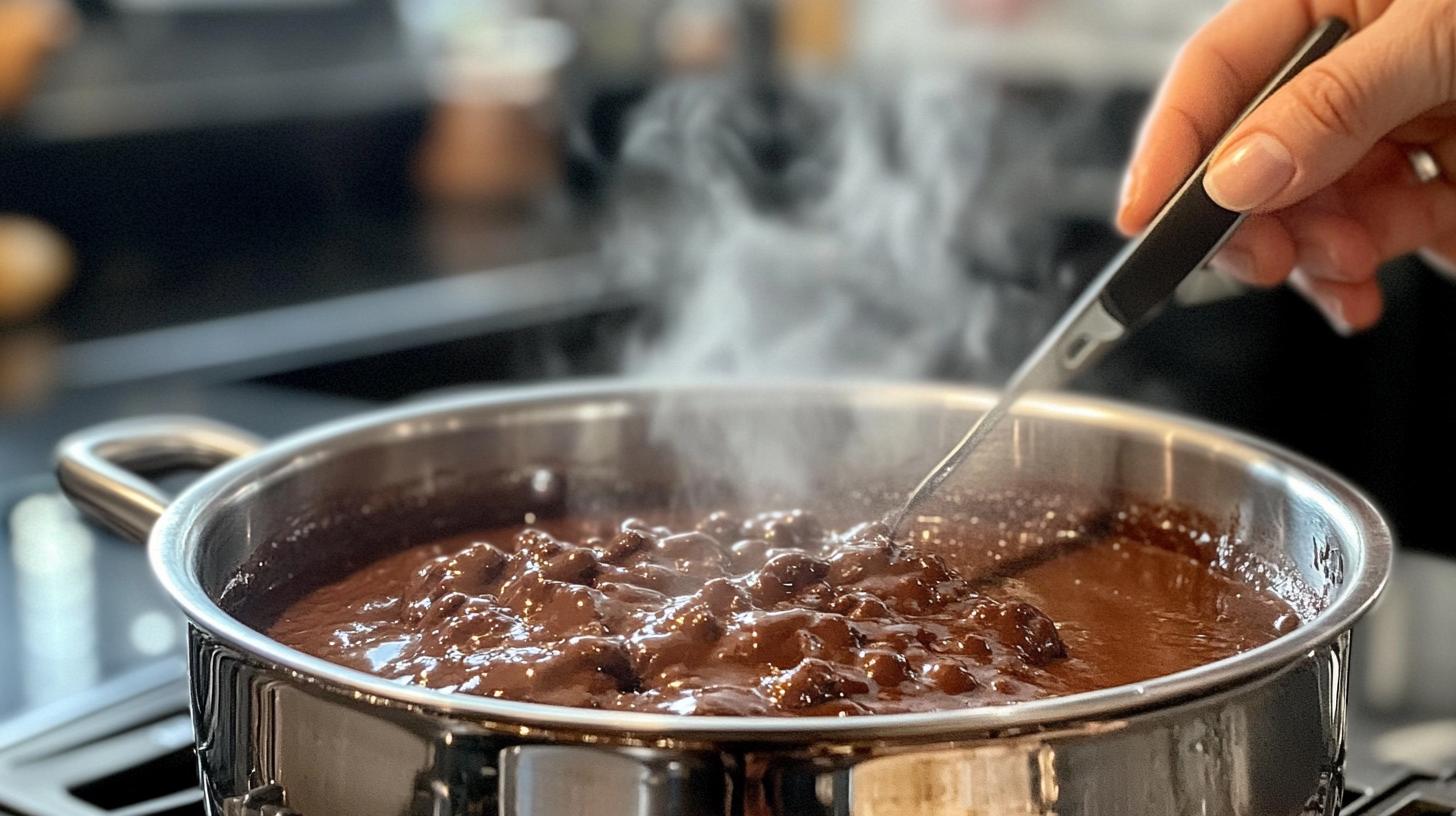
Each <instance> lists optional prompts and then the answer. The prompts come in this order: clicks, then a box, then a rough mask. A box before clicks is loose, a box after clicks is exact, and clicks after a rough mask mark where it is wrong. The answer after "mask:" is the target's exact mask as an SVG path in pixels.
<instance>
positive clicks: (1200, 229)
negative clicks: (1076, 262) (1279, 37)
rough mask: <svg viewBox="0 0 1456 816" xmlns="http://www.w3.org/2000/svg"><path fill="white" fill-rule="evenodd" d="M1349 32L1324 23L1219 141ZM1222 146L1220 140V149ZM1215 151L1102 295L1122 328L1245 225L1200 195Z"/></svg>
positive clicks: (1332, 20)
mask: <svg viewBox="0 0 1456 816" xmlns="http://www.w3.org/2000/svg"><path fill="white" fill-rule="evenodd" d="M1349 31H1350V26H1349V24H1348V23H1346V22H1345V21H1344V20H1342V19H1340V18H1339V17H1327V18H1325V20H1324V21H1323V22H1321V23H1320V24H1319V25H1318V26H1316V27H1315V28H1314V30H1313V31H1311V32H1310V34H1309V36H1308V37H1306V38H1305V40H1304V42H1302V43H1300V45H1299V48H1297V49H1296V50H1295V51H1294V54H1293V55H1292V56H1291V57H1290V58H1289V60H1288V61H1287V62H1285V64H1284V67H1283V68H1281V69H1279V72H1278V73H1276V74H1275V75H1274V77H1273V79H1271V80H1269V83H1268V84H1267V85H1265V86H1264V89H1263V90H1261V91H1259V93H1258V95H1257V96H1255V97H1254V99H1253V101H1252V102H1250V103H1249V105H1248V107H1246V108H1244V111H1243V113H1241V114H1239V117H1238V118H1237V119H1235V120H1234V123H1233V124H1232V125H1230V126H1229V128H1228V130H1227V131H1225V132H1224V137H1223V138H1227V137H1228V134H1229V133H1231V132H1232V131H1233V129H1234V128H1235V127H1237V126H1238V125H1239V123H1240V122H1242V121H1243V120H1244V118H1245V117H1247V116H1248V115H1249V113H1250V112H1251V111H1253V110H1254V108H1256V107H1258V106H1259V104H1260V103H1262V102H1263V101H1264V100H1265V99H1268V98H1269V95H1270V94H1272V93H1274V92H1275V91H1277V90H1279V88H1280V87H1282V86H1283V85H1284V83H1286V82H1288V81H1289V80H1290V79H1291V78H1293V77H1294V75H1295V74H1297V73H1299V72H1300V71H1302V70H1304V68H1305V67H1306V66H1308V65H1309V64H1310V63H1312V62H1314V61H1315V60H1317V59H1319V58H1320V57H1322V56H1324V55H1325V54H1327V53H1329V51H1330V49H1331V48H1334V47H1335V45H1336V44H1337V43H1339V41H1340V40H1342V39H1344V37H1345V35H1346V34H1348V33H1349ZM1222 143H1223V139H1222V138H1221V139H1220V140H1219V144H1222ZM1216 149H1217V148H1215V150H1211V151H1209V155H1208V156H1206V157H1204V159H1203V162H1202V163H1201V164H1199V165H1198V169H1197V170H1195V171H1193V175H1192V176H1190V177H1189V178H1188V180H1187V181H1185V182H1184V183H1183V187H1182V188H1181V189H1179V190H1178V192H1177V193H1176V194H1174V196H1173V198H1172V199H1170V200H1169V202H1168V203H1167V204H1166V205H1164V207H1163V209H1162V211H1161V212H1159V213H1158V215H1157V217H1156V218H1154V219H1153V221H1152V223H1151V224H1149V225H1148V227H1147V228H1146V229H1145V230H1143V233H1142V235H1140V236H1138V237H1137V238H1135V239H1133V240H1135V241H1137V246H1135V247H1133V248H1132V250H1131V252H1130V253H1129V254H1128V255H1127V257H1126V259H1125V260H1124V261H1123V263H1122V266H1121V267H1120V268H1119V269H1118V270H1117V272H1116V273H1115V274H1114V275H1113V276H1112V278H1111V280H1109V281H1108V282H1107V286H1106V287H1105V288H1104V289H1103V291H1102V296H1101V300H1102V306H1103V308H1105V309H1106V310H1107V312H1108V314H1110V315H1112V317H1113V318H1115V319H1116V320H1117V321H1118V322H1119V323H1121V324H1122V325H1123V326H1126V327H1131V326H1132V325H1133V324H1134V323H1137V322H1138V321H1140V320H1142V319H1143V318H1144V317H1146V316H1147V315H1148V313H1149V312H1151V311H1152V310H1153V309H1155V308H1157V306H1158V305H1159V304H1161V303H1163V301H1165V300H1167V299H1168V298H1169V297H1170V296H1172V294H1173V290H1174V289H1176V288H1178V284H1179V283H1181V282H1182V281H1183V279H1184V278H1186V277H1188V275H1189V274H1190V273H1192V272H1193V270H1195V269H1198V268H1199V267H1201V266H1203V264H1204V263H1206V262H1207V261H1208V259H1209V258H1210V257H1211V256H1212V255H1213V253H1214V252H1215V251H1217V250H1218V248H1219V247H1220V246H1221V245H1222V244H1223V242H1224V240H1225V239H1227V238H1228V236H1229V234H1231V233H1232V232H1233V230H1234V227H1237V226H1238V224H1239V222H1240V221H1241V220H1242V219H1243V213H1239V212H1235V211H1234V210H1226V209H1224V208H1223V207H1220V206H1219V205H1218V204H1215V203H1214V201H1213V199H1212V198H1209V197H1208V193H1206V192H1204V190H1203V177H1204V175H1205V174H1206V173H1207V172H1208V163H1209V161H1210V159H1212V157H1213V153H1214V152H1216Z"/></svg>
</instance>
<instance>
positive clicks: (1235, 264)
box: [1208, 247, 1255, 283]
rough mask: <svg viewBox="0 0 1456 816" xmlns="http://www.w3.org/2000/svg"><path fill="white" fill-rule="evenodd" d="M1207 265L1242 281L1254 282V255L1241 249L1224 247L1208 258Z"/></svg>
mask: <svg viewBox="0 0 1456 816" xmlns="http://www.w3.org/2000/svg"><path fill="white" fill-rule="evenodd" d="M1208 265H1209V266H1211V267H1213V268H1214V269H1216V270H1218V271H1219V272H1222V273H1223V274H1225V275H1228V276H1229V277H1231V278H1233V279H1234V280H1236V281H1241V282H1243V283H1254V282H1255V281H1254V256H1253V255H1250V254H1249V253H1248V252H1246V251H1245V250H1242V249H1235V248H1234V247H1224V248H1223V249H1220V250H1219V251H1218V254H1216V255H1214V256H1213V257H1212V258H1210V259H1209V261H1208Z"/></svg>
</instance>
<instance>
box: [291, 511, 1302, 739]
mask: <svg viewBox="0 0 1456 816" xmlns="http://www.w3.org/2000/svg"><path fill="white" fill-rule="evenodd" d="M1037 512H1038V513H1040V512H1041V510H1040V509H1038V510H1037ZM1053 516H1055V513H1054V512H1051V511H1047V513H1046V516H1045V517H1046V518H1051V517H1053ZM1039 518H1040V517H1039ZM1124 518H1125V516H1124ZM656 521H660V520H656ZM656 521H654V522H648V521H644V520H641V519H628V520H626V521H622V522H621V523H620V524H617V525H615V526H614V527H606V526H604V523H603V522H602V521H601V520H600V519H595V520H582V519H577V520H571V519H567V520H555V521H551V522H544V523H536V524H532V525H530V526H522V525H516V526H513V527H507V528H498V529H494V530H487V531H484V532H481V533H479V534H473V535H468V536H460V537H455V538H452V539H447V540H443V541H438V542H434V543H431V544H425V545H421V546H417V547H414V548H411V549H408V550H405V551H403V552H400V553H398V554H395V555H392V556H389V557H386V558H384V559H382V560H380V561H378V562H376V563H375V564H373V565H371V566H368V567H365V568H363V569H360V570H358V571H356V572H354V573H353V574H351V575H349V576H347V577H345V578H343V579H342V580H340V581H338V582H336V583H333V584H329V585H327V586H324V587H322V588H319V589H317V590H316V591H313V592H312V593H310V594H308V595H306V596H305V597H303V598H301V599H300V600H298V601H297V602H296V603H294V604H293V605H292V606H290V607H289V608H288V609H287V610H286V611H285V612H284V613H283V614H282V615H281V616H279V617H278V619H277V620H275V621H274V622H273V623H272V625H271V626H270V627H269V628H268V629H267V634H268V635H269V636H270V637H272V638H274V639H276V640H278V641H279V642H281V643H283V644H284V645H287V646H290V647H293V648H295V649H298V650H300V651H303V652H306V653H309V654H313V655H316V656H318V657H322V658H324V659H327V660H330V661H333V662H336V663H339V664H341V665H345V666H349V667H352V668H356V669H360V670H363V671H368V672H372V673H374V674H378V675H381V676H383V677H386V678H389V679H391V680H394V681H397V682H400V683H408V684H418V685H422V686H427V687H430V688H434V689H440V690H445V691H455V692H461V693H468V694H477V695H483V696H487V697H498V698H505V699H511V700H524V701H531V702H539V703H548V704H555V705H565V706H580V707H588V708H607V709H622V710H634V711H648V712H659V713H677V714H699V715H770V716H773V715H780V716H782V715H819V716H826V715H827V716H835V715H837V716H846V715H856V714H873V713H896V712H912V711H928V710H939V709H947V708H963V707H967V706H979V705H994V704H1004V703H1011V702H1015V701H1020V700H1029V699H1035V698H1040V697H1047V696H1052V695H1059V694H1068V693H1074V692H1078V691H1087V690H1092V689H1096V688H1104V687H1108V686H1114V685H1120V684H1123V683H1130V682H1137V681H1140V680H1146V679H1149V678H1151V677H1156V676H1160V675H1163V674H1168V673H1172V672H1176V671H1181V670H1183V669H1188V668H1192V667H1194V666H1198V665H1201V664H1203V663H1206V662H1209V661H1211V660H1216V659H1219V658H1222V657H1227V656H1229V655H1232V654H1236V653H1238V652H1240V651H1243V650H1245V649H1248V648H1252V647H1253V646H1257V645H1260V644H1262V643H1265V642H1268V641H1270V640H1272V639H1274V638H1275V637H1277V636H1278V635H1279V634H1281V633H1282V632H1284V631H1287V630H1289V629H1290V628H1292V627H1293V626H1294V625H1297V623H1298V616H1297V615H1296V614H1295V613H1294V611H1293V609H1292V608H1291V607H1290V606H1289V605H1288V604H1286V603H1284V602H1283V601H1282V600H1281V599H1280V598H1279V597H1277V596H1275V595H1273V594H1272V593H1268V592H1260V591H1256V590H1255V589H1253V588H1252V587H1250V586H1248V585H1245V584H1242V583H1240V582H1239V581H1238V580H1236V579H1235V578H1234V577H1233V576H1231V575H1229V574H1227V573H1226V572H1225V571H1221V570H1220V569H1218V568H1217V566H1216V565H1215V564H1213V563H1212V561H1211V559H1210V558H1207V557H1204V555H1205V554H1202V553H1200V551H1199V550H1198V549H1197V548H1196V547H1193V548H1192V549H1190V548H1189V547H1188V546H1171V545H1170V539H1172V538H1175V537H1176V536H1175V534H1174V533H1169V532H1167V531H1168V529H1169V528H1168V527H1166V526H1164V524H1153V523H1149V524H1146V525H1142V526H1139V525H1138V524H1136V523H1130V522H1123V523H1120V524H1116V525H1112V526H1111V527H1109V528H1107V529H1103V530H1100V531H1097V530H1093V529H1092V528H1091V527H1090V526H1089V525H1087V524H1085V523H1082V522H1077V521H1076V520H1075V519H1068V520H1067V523H1065V524H1063V526H1064V527H1065V529H1060V530H1057V531H1055V534H1053V531H1052V530H1050V528H1048V529H1047V530H1046V531H1045V532H1046V535H1045V536H1042V535H1040V534H1038V535H1036V536H1035V539H1034V540H1035V541H1039V542H1044V543H1045V546H1041V547H1038V548H1035V549H1034V550H1032V551H1031V552H1032V557H1030V558H1024V559H1022V560H1021V561H1020V562H1019V563H1020V564H1021V568H1020V569H1018V570H1017V571H1015V572H1013V573H1010V574H991V573H985V574H983V571H972V570H969V569H967V568H965V567H960V568H958V566H957V565H956V563H955V562H956V561H957V559H956V558H955V556H956V555H957V554H965V553H970V552H978V551H979V550H980V549H982V548H985V549H986V552H987V553H988V555H992V556H996V557H997V560H999V550H1005V548H1006V547H1007V537H1008V536H1010V537H1012V539H1013V540H1014V541H1018V542H1020V543H1023V544H1024V543H1025V542H1027V541H1028V538H1027V535H1025V532H1026V530H1028V529H1032V530H1036V529H1038V528H1036V527H1035V526H1034V525H1031V524H1023V525H1021V526H1020V527H1019V528H1017V527H1013V528H1012V529H1013V532H1012V533H1008V532H1007V529H1008V528H1007V525H1006V523H1005V522H1004V521H1002V522H1000V523H999V524H996V525H992V524H990V523H987V524H986V525H985V527H984V529H978V527H979V526H980V525H979V524H978V522H979V519H976V518H975V517H972V516H969V515H966V514H961V515H957V516H951V517H948V518H946V519H937V520H936V523H935V524H932V525H931V526H929V527H926V528H925V529H924V530H923V531H920V536H919V537H920V540H919V541H918V542H916V543H909V542H905V541H892V540H891V538H890V537H889V534H888V530H887V529H886V528H885V526H884V525H883V524H880V523H868V524H861V525H859V526H857V527H854V528H852V529H849V530H847V531H845V532H842V533H835V532H833V531H831V530H829V529H827V527H826V526H825V525H823V524H821V523H820V522H819V521H817V520H816V519H815V517H814V516H813V515H812V514H811V513H807V512H804V511H802V510H792V511H783V512H769V513H761V514H757V515H753V516H749V517H737V516H734V515H731V514H729V513H727V512H715V513H712V514H710V515H708V516H707V517H706V518H703V519H701V520H700V521H699V522H698V523H697V524H696V525H674V524H671V523H656ZM1018 529H1019V530H1020V533H1016V532H1014V531H1015V530H1018ZM1178 543H1179V542H1177V541H1174V542H1173V544H1178ZM1013 549H1014V548H1013ZM1020 552H1022V553H1023V554H1024V553H1026V552H1027V550H1026V548H1022V550H1021V551H1020ZM942 553H944V554H942Z"/></svg>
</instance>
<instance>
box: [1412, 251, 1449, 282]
mask: <svg viewBox="0 0 1456 816" xmlns="http://www.w3.org/2000/svg"><path fill="white" fill-rule="evenodd" d="M1416 254H1417V255H1418V256H1420V259H1421V260H1423V261H1425V262H1426V265H1427V266H1429V267H1431V268H1432V269H1434V270H1436V271H1437V272H1440V273H1441V274H1442V275H1445V276H1446V277H1448V278H1456V262H1453V261H1452V260H1451V259H1450V258H1447V257H1446V256H1445V255H1442V254H1441V253H1439V252H1437V251H1435V250H1434V249H1421V250H1417V251H1416Z"/></svg>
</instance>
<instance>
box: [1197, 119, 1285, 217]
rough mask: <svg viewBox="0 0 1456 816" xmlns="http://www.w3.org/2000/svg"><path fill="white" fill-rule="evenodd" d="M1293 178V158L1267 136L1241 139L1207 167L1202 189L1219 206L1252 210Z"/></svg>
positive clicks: (1265, 134)
mask: <svg viewBox="0 0 1456 816" xmlns="http://www.w3.org/2000/svg"><path fill="white" fill-rule="evenodd" d="M1292 178H1294V156H1292V155H1291V154H1290V153H1289V148H1287V147H1285V146H1284V145H1283V144H1282V143H1280V141H1279V140H1278V139H1275V138H1274V137H1273V136H1270V135H1269V134H1267V133H1255V134H1252V135H1250V136H1245V137H1244V138H1242V139H1240V140H1239V141H1238V142H1237V143H1235V144H1234V145H1233V146H1232V147H1230V148H1228V149H1227V150H1224V151H1222V152H1221V153H1220V154H1219V157H1218V158H1217V159H1216V160H1214V162H1213V165H1212V166H1211V167H1209V168H1208V175H1207V176H1206V177H1205V178H1204V179H1203V189H1205V190H1207V191H1208V194H1209V195H1210V196H1212V197H1213V200H1214V201H1215V202H1217V203H1218V204H1219V206H1221V207H1224V208H1226V209H1230V210H1238V211H1240V212H1243V211H1245V210H1252V209H1254V208H1255V207H1257V206H1259V205H1260V204H1263V203H1264V202H1265V201H1268V200H1269V199H1271V198H1273V197H1274V194H1275V193H1277V192H1279V191H1280V190H1283V189H1284V186H1285V185H1287V184H1288V183H1289V180H1290V179H1292Z"/></svg>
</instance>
